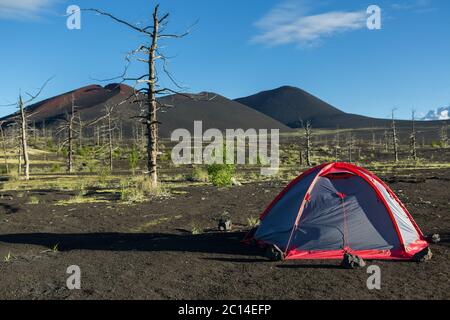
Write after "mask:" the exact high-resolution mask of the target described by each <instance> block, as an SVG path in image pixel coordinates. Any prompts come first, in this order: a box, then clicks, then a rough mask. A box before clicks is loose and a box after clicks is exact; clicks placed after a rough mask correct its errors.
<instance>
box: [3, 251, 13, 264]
mask: <svg viewBox="0 0 450 320" xmlns="http://www.w3.org/2000/svg"><path fill="white" fill-rule="evenodd" d="M12 258H13V256H12V255H11V251H9V252H8V254H7V255H6V256H5V257H4V261H5V262H11V261H12Z"/></svg>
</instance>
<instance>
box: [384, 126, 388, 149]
mask: <svg viewBox="0 0 450 320" xmlns="http://www.w3.org/2000/svg"><path fill="white" fill-rule="evenodd" d="M384 151H385V152H386V153H388V152H389V135H388V131H387V130H384Z"/></svg>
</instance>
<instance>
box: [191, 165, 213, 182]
mask: <svg viewBox="0 0 450 320" xmlns="http://www.w3.org/2000/svg"><path fill="white" fill-rule="evenodd" d="M187 180H189V181H194V182H208V171H207V170H206V169H204V168H199V167H196V168H193V169H192V172H191V174H189V175H188V176H187Z"/></svg>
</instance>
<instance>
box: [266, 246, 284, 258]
mask: <svg viewBox="0 0 450 320" xmlns="http://www.w3.org/2000/svg"><path fill="white" fill-rule="evenodd" d="M266 257H267V258H269V259H270V260H271V261H283V260H284V252H283V251H281V249H280V248H278V247H277V246H276V245H274V244H272V245H270V246H268V247H267V248H266Z"/></svg>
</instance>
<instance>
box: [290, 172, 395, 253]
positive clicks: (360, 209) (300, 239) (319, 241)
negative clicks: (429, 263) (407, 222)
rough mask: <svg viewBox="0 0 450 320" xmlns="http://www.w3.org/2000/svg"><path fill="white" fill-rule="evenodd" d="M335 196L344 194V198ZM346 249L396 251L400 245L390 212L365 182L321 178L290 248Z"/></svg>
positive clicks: (350, 178)
mask: <svg viewBox="0 0 450 320" xmlns="http://www.w3.org/2000/svg"><path fill="white" fill-rule="evenodd" d="M338 193H343V194H344V195H345V196H344V198H343V199H341V198H340V197H339V196H338ZM345 225H346V227H345ZM345 229H346V230H345ZM344 240H346V241H344ZM346 246H348V247H350V248H352V249H354V250H368V249H379V250H384V249H396V248H399V247H400V242H399V239H398V235H397V233H396V230H395V226H394V224H393V222H392V220H391V219H390V217H389V212H388V211H387V209H386V207H385V206H384V204H383V203H382V202H381V201H379V200H378V198H377V195H376V192H375V191H374V190H373V188H372V187H371V186H370V185H369V184H368V183H367V182H366V181H364V179H362V178H361V177H358V176H351V177H349V178H345V179H329V178H327V177H320V178H318V180H317V183H316V185H315V186H314V189H313V190H312V192H311V198H310V201H309V202H308V203H307V205H306V207H305V210H304V212H303V214H302V216H301V218H300V221H299V227H298V229H297V230H296V232H295V236H294V237H293V239H292V241H291V247H294V248H297V249H301V250H313V249H314V250H337V249H342V248H344V247H346Z"/></svg>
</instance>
